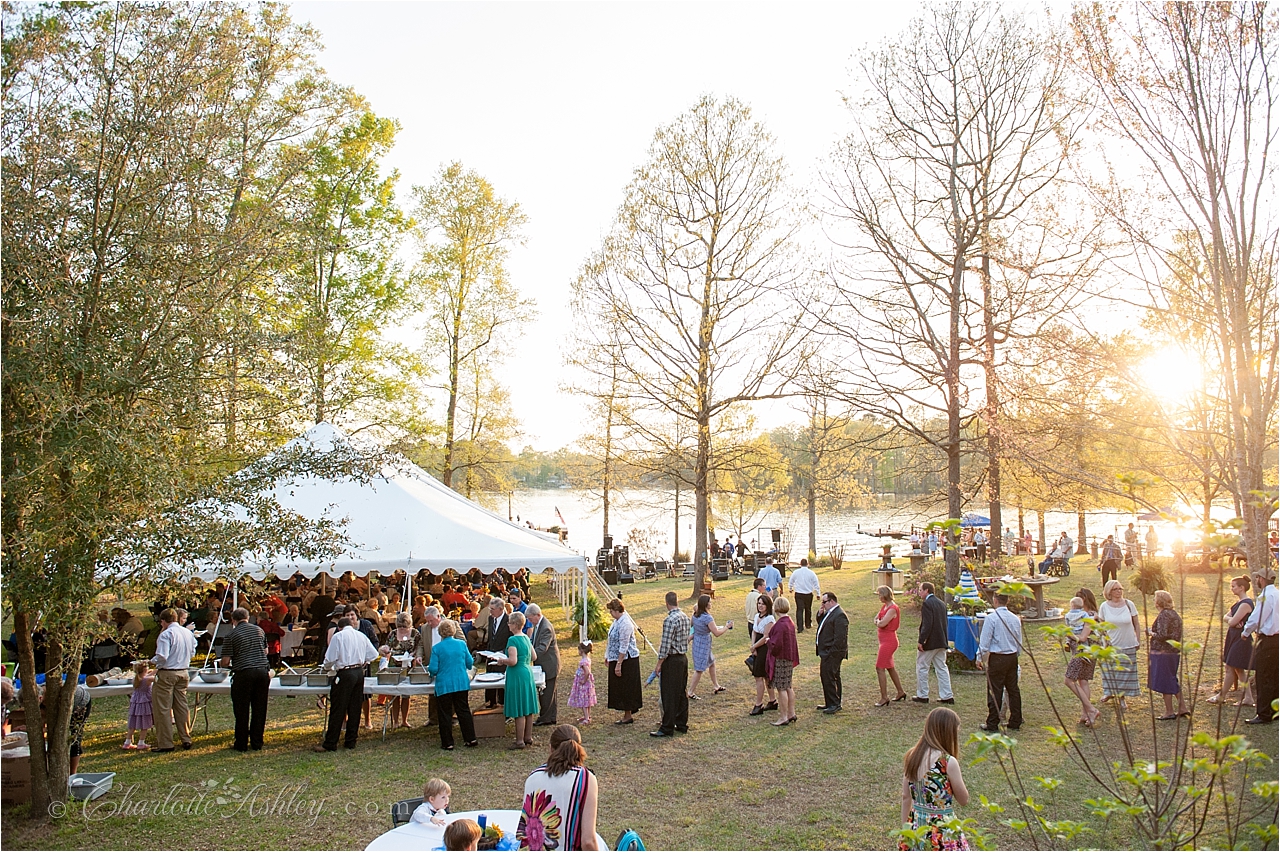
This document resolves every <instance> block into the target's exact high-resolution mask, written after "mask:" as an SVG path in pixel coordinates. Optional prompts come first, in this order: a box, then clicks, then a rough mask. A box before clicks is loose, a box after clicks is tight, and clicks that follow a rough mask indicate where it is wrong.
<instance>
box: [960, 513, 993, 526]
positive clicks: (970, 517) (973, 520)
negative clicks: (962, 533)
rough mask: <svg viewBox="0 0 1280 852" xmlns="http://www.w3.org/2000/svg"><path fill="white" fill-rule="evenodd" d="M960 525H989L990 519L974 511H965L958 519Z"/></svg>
mask: <svg viewBox="0 0 1280 852" xmlns="http://www.w3.org/2000/svg"><path fill="white" fill-rule="evenodd" d="M960 526H962V527H989V526H991V519H990V518H988V517H987V516H986V515H979V514H977V513H976V512H965V513H964V517H963V518H961V519H960Z"/></svg>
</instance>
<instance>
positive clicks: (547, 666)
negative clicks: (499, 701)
mask: <svg viewBox="0 0 1280 852" xmlns="http://www.w3.org/2000/svg"><path fill="white" fill-rule="evenodd" d="M524 615H525V618H527V619H529V623H530V624H532V625H533V633H532V634H531V635H530V636H529V639H530V641H532V642H533V651H534V653H535V654H537V655H538V656H537V658H536V659H535V660H534V663H535V664H536V665H538V666H541V667H542V673H543V674H544V675H546V677H547V685H546V686H545V687H543V689H542V695H541V697H540V698H539V702H538V703H539V704H540V705H541V706H540V707H539V712H538V720H537V721H536V722H534V723H533V724H534V725H555V724H558V722H557V721H556V720H557V719H558V718H559V717H560V712H559V710H560V708H559V705H558V704H557V702H556V677H557V676H558V675H559V674H560V646H559V645H557V644H556V629H555V628H554V627H552V626H551V621H550V620H549V619H548V618H547V617H546V616H545V615H543V614H542V607H540V606H538V605H537V604H533V603H531V604H529V605H528V607H527V608H526V609H525V611H524Z"/></svg>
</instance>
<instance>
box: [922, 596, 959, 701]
mask: <svg viewBox="0 0 1280 852" xmlns="http://www.w3.org/2000/svg"><path fill="white" fill-rule="evenodd" d="M920 591H922V592H924V595H925V598H924V603H923V604H921V605H920V641H919V642H918V643H917V644H916V652H917V653H916V695H915V697H914V698H912V699H911V700H912V701H918V702H920V703H921V704H928V703H929V669H930V668H932V669H933V672H934V674H935V675H936V676H937V678H938V703H940V704H955V703H956V700H955V697H954V696H953V695H952V693H951V672H950V671H949V670H948V669H947V605H946V604H944V603H943V602H942V601H941V600H939V599H938V597H937V596H936V595H935V594H934V593H933V583H921V584H920Z"/></svg>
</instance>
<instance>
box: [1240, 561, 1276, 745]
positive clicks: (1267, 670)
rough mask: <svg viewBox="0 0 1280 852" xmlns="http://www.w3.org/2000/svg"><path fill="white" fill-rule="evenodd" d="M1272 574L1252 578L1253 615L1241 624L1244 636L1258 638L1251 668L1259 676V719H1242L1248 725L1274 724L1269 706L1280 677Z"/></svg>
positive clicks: (1269, 570)
mask: <svg viewBox="0 0 1280 852" xmlns="http://www.w3.org/2000/svg"><path fill="white" fill-rule="evenodd" d="M1275 577H1276V575H1275V572H1274V571H1272V570H1271V569H1270V568H1264V569H1262V570H1261V571H1259V572H1258V573H1256V574H1254V575H1253V588H1254V592H1255V593H1256V594H1255V598H1254V602H1253V612H1251V613H1249V617H1248V618H1247V619H1246V620H1245V623H1244V635H1245V636H1250V635H1252V634H1254V633H1257V634H1258V641H1257V645H1256V647H1255V648H1254V652H1253V654H1254V668H1255V670H1256V671H1257V673H1258V696H1257V697H1258V702H1257V707H1258V715H1256V716H1254V717H1253V718H1252V719H1245V722H1247V723H1248V724H1250V725H1269V724H1270V723H1272V722H1274V721H1275V718H1276V715H1275V711H1274V710H1272V709H1271V703H1272V702H1273V701H1275V700H1276V697H1277V693H1278V692H1280V690H1278V689H1277V686H1280V685H1278V684H1277V678H1278V677H1280V654H1277V641H1278V640H1277V636H1280V611H1277V607H1278V605H1280V590H1278V589H1276V585H1275Z"/></svg>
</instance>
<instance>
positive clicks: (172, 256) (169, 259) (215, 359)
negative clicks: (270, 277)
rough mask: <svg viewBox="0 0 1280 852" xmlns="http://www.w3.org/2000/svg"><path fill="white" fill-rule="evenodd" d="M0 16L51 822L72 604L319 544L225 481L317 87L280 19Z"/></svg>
mask: <svg viewBox="0 0 1280 852" xmlns="http://www.w3.org/2000/svg"><path fill="white" fill-rule="evenodd" d="M3 15H4V19H3V31H4V36H3V39H4V42H3V59H4V68H3V89H2V92H0V95H2V97H3V125H2V131H0V132H2V134H3V149H2V150H3V162H2V164H0V171H2V174H3V178H2V179H0V192H2V200H3V208H4V210H5V215H4V217H3V219H2V220H0V239H2V240H3V244H4V252H5V254H4V263H3V266H2V267H0V281H2V283H3V307H2V310H0V347H2V348H0V357H2V358H3V362H4V373H3V377H2V385H0V394H2V402H3V404H2V405H0V423H2V427H3V441H2V442H0V465H2V471H3V481H4V500H3V502H2V503H0V528H2V530H3V555H2V557H0V559H2V563H0V564H2V566H3V575H4V590H3V594H4V601H5V605H6V609H7V610H8V611H11V612H12V614H13V624H14V631H15V633H16V634H17V644H18V658H19V662H20V665H21V667H22V671H23V672H24V679H26V673H34V668H35V657H34V649H33V647H32V639H31V635H32V631H33V630H34V629H36V628H37V627H40V628H42V629H44V631H45V632H46V635H47V637H48V653H47V670H48V674H49V677H48V679H47V686H46V694H45V700H44V702H43V704H41V702H40V701H39V700H38V696H37V692H36V690H35V689H34V688H32V689H24V690H23V692H22V703H23V706H24V708H25V709H26V712H27V718H28V719H29V720H30V722H31V723H30V725H29V731H31V732H32V738H31V746H32V757H33V759H32V761H31V771H32V788H33V795H32V809H31V814H32V817H33V818H36V819H46V818H47V817H48V805H49V803H50V802H51V801H53V799H54V798H56V797H60V796H62V795H64V791H65V790H66V782H67V773H68V723H69V719H70V711H71V706H72V700H73V697H74V692H73V690H74V685H75V683H76V676H77V674H78V672H79V669H80V660H81V655H82V652H83V649H84V647H85V644H86V641H87V640H88V639H89V638H90V632H91V630H92V629H93V628H92V627H91V626H88V625H87V623H86V622H87V621H88V620H87V619H85V618H84V613H86V612H88V611H90V609H91V606H92V603H93V601H94V599H95V598H96V596H97V595H98V594H99V593H100V592H101V591H102V590H103V589H104V588H105V589H111V588H114V586H115V584H117V583H120V582H125V581H127V580H130V579H132V578H134V577H147V576H153V575H154V574H155V573H156V572H157V571H159V570H160V568H161V567H162V566H165V565H170V566H172V565H180V564H185V563H186V562H189V561H190V560H192V559H197V558H219V557H221V558H225V559H227V560H230V559H231V558H232V557H231V554H234V553H240V554H243V553H244V551H245V550H246V549H250V548H255V549H256V548H261V547H268V548H269V549H281V550H285V551H297V552H310V553H313V554H315V553H324V552H327V550H326V548H327V547H329V546H331V545H332V542H333V539H332V535H331V533H332V530H331V529H330V530H326V529H324V528H320V529H316V528H315V527H314V525H308V524H306V523H303V522H301V521H300V519H297V518H296V517H293V516H290V515H288V514H287V513H283V512H280V511H279V508H278V507H274V508H273V507H272V505H271V503H270V501H269V500H265V501H264V500H263V499H261V498H255V497H254V496H253V495H254V494H256V493H257V491H258V488H259V486H261V485H263V484H264V483H265V482H266V481H268V480H269V479H270V480H274V477H275V473H278V472H279V471H275V472H270V473H268V474H264V475H263V476H257V475H246V476H243V477H240V478H239V479H235V480H231V481H227V480H225V479H224V477H223V472H224V470H225V456H226V452H225V448H226V446H227V440H226V438H227V433H226V432H225V431H224V428H223V427H224V426H225V424H226V417H225V414H226V399H227V397H226V393H225V391H226V378H227V373H226V370H225V368H226V365H227V364H228V363H229V361H230V360H232V359H231V358H230V357H229V355H228V353H231V352H233V351H241V352H243V351H249V350H251V349H253V348H254V347H257V346H259V345H260V340H257V339H254V337H253V336H252V335H249V334H247V333H246V332H247V331H248V329H247V327H246V325H245V324H244V323H241V322H238V321H236V318H237V317H242V316H243V315H244V311H245V309H246V306H247V305H248V304H249V303H250V300H251V298H252V296H253V294H254V292H255V288H260V287H262V286H263V281H264V276H263V274H262V269H263V268H264V265H267V264H269V262H270V258H271V257H272V256H273V254H274V253H275V251H276V250H277V248H278V245H279V243H278V240H277V237H278V233H279V223H280V221H281V218H282V215H281V211H280V210H279V209H277V208H275V207H273V205H274V204H277V203H278V202H279V196H280V194H281V193H283V192H284V191H285V189H286V187H287V184H288V181H289V180H290V179H291V178H292V176H293V172H292V170H291V168H290V167H289V166H287V165H286V164H285V161H284V159H283V158H284V156H285V155H284V151H283V150H282V149H283V148H284V147H285V146H286V144H287V143H286V140H287V139H289V138H290V137H291V136H292V135H293V134H294V133H295V132H296V133H297V134H299V135H300V136H303V137H305V135H306V134H307V132H308V118H307V116H308V115H311V114H313V111H314V110H316V109H323V107H324V95H325V92H326V91H327V90H328V89H327V85H326V84H325V83H324V81H323V79H322V77H320V76H319V72H318V69H317V68H316V66H315V63H314V53H315V45H314V41H313V39H312V37H311V35H310V34H309V33H308V32H306V31H305V30H299V29H297V28H295V27H293V26H292V25H291V24H290V23H289V21H288V18H287V16H286V15H284V14H283V13H282V12H280V11H279V10H278V9H276V8H274V7H265V8H262V9H259V10H256V11H251V10H247V9H244V8H240V7H236V6H229V5H198V6H196V5H192V6H187V5H171V4H120V5H115V6H102V5H82V4H66V5H58V6H47V7H46V6H11V5H6V6H5V7H4V12H3ZM275 51H278V53H276V52H275ZM264 54H270V55H271V56H274V57H276V58H278V59H280V61H279V62H278V63H274V64H273V63H266V64H265V65H262V66H261V67H260V68H259V69H258V70H260V71H262V72H263V73H264V74H266V75H267V76H266V77H264V78H262V79H259V80H257V81H256V82H254V84H253V85H252V86H249V85H248V84H246V79H247V77H246V72H245V70H244V68H243V66H244V64H245V63H246V62H248V61H250V60H252V59H253V57H255V56H257V57H259V58H261V57H262V56H263V55H264ZM251 91H256V92H257V93H258V97H257V100H254V101H253V102H252V103H250V102H249V101H244V100H241V99H243V98H246V97H249V94H248V93H249V92H251ZM250 100H253V99H252V98H250ZM262 121H275V122H276V124H275V126H274V127H272V128H271V129H269V130H264V129H263V127H262V124H261V122H262ZM246 129H248V130H249V139H250V140H251V141H250V148H252V149H253V150H252V151H250V152H246V147H245V146H246ZM232 338H238V339H232ZM215 449H216V452H215ZM264 476H265V478H263V477H264ZM199 498H204V499H206V500H209V501H215V502H216V501H219V500H221V499H222V498H226V499H227V500H232V501H235V502H239V503H240V504H241V505H242V506H243V507H244V514H243V515H241V516H239V517H237V516H236V515H235V514H234V513H230V512H220V511H213V510H210V509H209V508H208V507H209V506H212V505H213V502H206V503H201V502H199ZM192 501H196V502H192ZM202 507H204V508H203V510H202ZM64 679H65V680H64ZM33 680H34V678H32V681H33ZM29 682H31V681H29Z"/></svg>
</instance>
